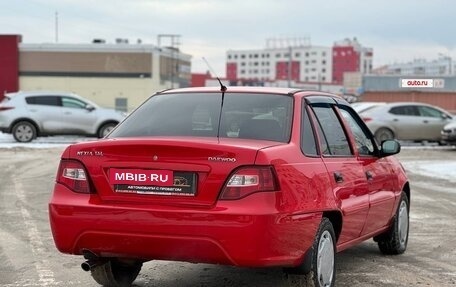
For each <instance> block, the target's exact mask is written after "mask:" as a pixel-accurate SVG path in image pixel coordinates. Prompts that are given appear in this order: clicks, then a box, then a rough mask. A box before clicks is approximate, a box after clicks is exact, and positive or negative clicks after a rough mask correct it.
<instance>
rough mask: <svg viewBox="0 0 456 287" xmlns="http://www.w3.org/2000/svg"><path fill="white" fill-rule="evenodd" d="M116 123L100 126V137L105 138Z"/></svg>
mask: <svg viewBox="0 0 456 287" xmlns="http://www.w3.org/2000/svg"><path fill="white" fill-rule="evenodd" d="M116 125H117V124H116V123H107V124H104V125H102V126H101V127H100V129H99V130H98V137H99V138H104V137H105V136H106V135H107V134H109V133H110V132H111V131H112V130H113V129H114V128H115V126H116Z"/></svg>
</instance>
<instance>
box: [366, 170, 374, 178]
mask: <svg viewBox="0 0 456 287" xmlns="http://www.w3.org/2000/svg"><path fill="white" fill-rule="evenodd" d="M366 178H367V180H373V179H374V175H373V174H372V172H370V171H369V170H368V171H366Z"/></svg>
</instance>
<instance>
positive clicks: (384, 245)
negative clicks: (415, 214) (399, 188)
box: [374, 192, 410, 255]
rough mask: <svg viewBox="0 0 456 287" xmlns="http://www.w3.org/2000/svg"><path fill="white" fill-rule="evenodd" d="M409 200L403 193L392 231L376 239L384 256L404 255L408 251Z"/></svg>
mask: <svg viewBox="0 0 456 287" xmlns="http://www.w3.org/2000/svg"><path fill="white" fill-rule="evenodd" d="M409 211H410V208H409V200H408V198H407V195H405V193H404V192H402V195H401V201H400V202H399V206H398V207H397V210H396V215H395V216H394V220H393V223H392V225H391V227H390V229H389V230H388V231H387V232H385V233H383V234H380V235H379V236H376V237H374V240H375V241H377V242H378V247H379V249H380V251H381V252H382V253H383V254H387V255H397V254H402V253H404V252H405V250H406V249H407V243H408V237H409Z"/></svg>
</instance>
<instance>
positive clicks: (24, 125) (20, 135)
mask: <svg viewBox="0 0 456 287" xmlns="http://www.w3.org/2000/svg"><path fill="white" fill-rule="evenodd" d="M11 131H12V134H13V137H14V139H15V140H16V141H18V142H22V143H28V142H31V141H32V140H33V139H35V138H36V127H35V126H34V125H33V124H32V123H31V122H29V121H20V122H17V123H15V124H14V126H13V128H12V129H11Z"/></svg>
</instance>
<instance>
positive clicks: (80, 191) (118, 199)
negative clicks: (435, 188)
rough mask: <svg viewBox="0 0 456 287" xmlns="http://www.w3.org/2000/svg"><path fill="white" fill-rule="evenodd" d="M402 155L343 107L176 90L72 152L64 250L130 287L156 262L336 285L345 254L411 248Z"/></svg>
mask: <svg viewBox="0 0 456 287" xmlns="http://www.w3.org/2000/svg"><path fill="white" fill-rule="evenodd" d="M399 151H400V145H399V143H398V142H396V141H394V140H388V141H384V142H382V143H381V144H380V145H379V146H378V145H377V143H376V142H375V140H374V138H373V136H372V134H371V133H370V131H369V129H368V128H367V127H366V126H365V124H364V123H363V121H362V120H361V119H360V118H359V116H358V115H357V114H356V112H354V111H353V110H352V109H351V107H350V106H349V104H348V103H347V102H346V101H344V100H343V99H341V98H340V97H338V96H335V95H331V94H327V93H321V92H316V91H302V90H297V89H279V88H260V87H252V88H246V87H228V89H226V88H225V87H224V86H222V88H221V89H220V88H215V87H214V88H187V89H175V90H167V91H164V92H160V93H157V94H155V95H153V96H152V97H150V98H149V99H148V100H147V101H145V102H144V103H143V104H142V105H141V106H140V107H139V108H138V109H136V110H135V111H134V112H133V113H132V114H131V115H130V116H128V117H127V118H126V119H125V120H124V121H123V122H122V123H120V124H119V125H118V126H117V127H116V128H115V129H114V130H113V131H112V132H111V134H109V135H108V136H107V137H106V138H105V139H103V140H100V141H96V142H85V143H79V144H74V145H71V146H69V147H68V148H67V149H66V150H65V151H64V152H63V154H62V159H61V162H60V167H59V169H58V173H57V179H56V184H55V188H54V193H53V196H52V198H51V200H50V203H49V214H50V222H51V227H52V232H53V235H54V240H55V244H56V246H57V248H58V249H59V250H60V251H61V252H63V253H69V254H77V255H84V257H85V260H86V261H85V262H84V263H82V268H83V269H84V270H86V271H90V272H91V274H92V276H93V278H94V279H95V280H96V281H97V282H98V283H99V284H102V285H107V286H128V285H130V284H132V282H133V281H134V280H135V278H136V277H137V275H138V273H139V271H140V269H141V266H142V263H143V262H146V261H149V260H155V259H156V260H175V261H189V262H205V263H214V264H229V265H236V266H250V267H264V266H283V267H284V270H285V271H286V272H293V273H301V274H302V276H303V277H300V278H303V280H302V282H305V283H304V284H305V285H306V286H334V284H335V277H336V276H335V275H336V269H335V254H336V252H339V251H341V250H344V249H346V248H348V247H351V246H353V245H355V244H357V243H360V242H362V241H363V240H366V239H369V238H372V237H373V238H374V240H375V241H377V242H378V246H379V248H380V250H381V251H382V252H383V253H385V254H401V253H403V252H404V251H405V249H406V247H407V240H408V231H409V201H410V185H409V182H408V179H407V176H406V174H405V172H404V170H403V168H402V167H401V165H400V164H399V162H398V161H397V160H396V159H395V158H394V157H393V156H391V155H393V154H396V153H398V152H399Z"/></svg>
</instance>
